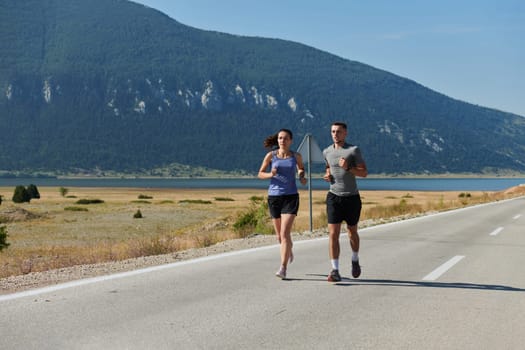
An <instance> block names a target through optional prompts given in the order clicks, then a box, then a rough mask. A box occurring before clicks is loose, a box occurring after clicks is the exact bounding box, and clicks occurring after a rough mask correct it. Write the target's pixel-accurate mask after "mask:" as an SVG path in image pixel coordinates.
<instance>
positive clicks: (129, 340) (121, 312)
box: [0, 198, 525, 349]
mask: <svg viewBox="0 0 525 350" xmlns="http://www.w3.org/2000/svg"><path fill="white" fill-rule="evenodd" d="M524 227H525V198H518V199H515V200H510V201H502V202H498V203H493V204H489V205H481V206H476V207H471V208H467V209H462V210H457V211H452V212H447V213H442V214H438V215H431V216H427V217H423V218H418V219H413V220H408V221H403V222H399V223H394V224H387V225H381V226H376V227H372V228H368V229H364V230H361V242H362V248H361V254H360V257H361V265H362V269H363V273H362V275H361V278H359V279H353V278H351V277H350V276H351V274H350V249H349V245H348V239H346V238H345V239H344V240H343V241H342V244H343V254H342V257H341V273H342V275H343V277H345V278H344V279H343V281H341V282H340V283H329V282H327V281H326V278H327V274H328V272H329V270H330V264H329V258H328V250H327V243H328V241H327V239H317V240H313V241H304V242H296V243H295V247H294V252H295V261H294V263H293V264H292V265H291V266H290V267H289V272H288V274H289V279H288V280H285V281H281V280H279V279H277V278H276V277H274V272H275V271H276V270H277V267H278V264H279V263H278V260H279V258H278V254H279V253H278V247H277V246H271V247H265V248H262V249H253V250H249V251H242V252H234V253H231V254H223V255H218V256H214V257H208V258H201V259H196V260H192V261H187V262H183V263H177V264H173V265H167V266H162V267H159V268H153V269H148V270H140V271H136V272H134V273H130V274H122V275H116V276H110V277H107V278H106V277H104V278H100V279H92V280H84V281H80V282H74V283H71V284H67V285H61V286H57V287H53V288H48V289H43V290H38V291H31V292H28V293H21V294H12V295H7V296H0V349H277V348H280V349H328V348H331V349H523V348H524V347H525V334H524V332H523V329H525V272H524V271H525V229H524Z"/></svg>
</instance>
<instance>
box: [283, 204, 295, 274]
mask: <svg viewBox="0 0 525 350" xmlns="http://www.w3.org/2000/svg"><path fill="white" fill-rule="evenodd" d="M294 220H295V214H282V215H281V229H280V233H281V265H282V266H284V267H285V268H286V266H287V265H288V262H289V261H290V258H291V256H292V247H293V242H292V235H291V232H292V226H293V222H294Z"/></svg>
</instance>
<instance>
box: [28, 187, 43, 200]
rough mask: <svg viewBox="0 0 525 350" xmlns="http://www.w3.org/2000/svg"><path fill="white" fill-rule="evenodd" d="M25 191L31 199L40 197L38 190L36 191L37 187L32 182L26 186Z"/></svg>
mask: <svg viewBox="0 0 525 350" xmlns="http://www.w3.org/2000/svg"><path fill="white" fill-rule="evenodd" d="M27 193H29V197H31V199H33V198H35V199H40V192H38V188H37V187H36V186H35V185H33V184H30V185H29V186H27Z"/></svg>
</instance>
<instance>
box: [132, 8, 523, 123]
mask: <svg viewBox="0 0 525 350" xmlns="http://www.w3.org/2000/svg"><path fill="white" fill-rule="evenodd" d="M135 2H137V3H142V4H145V5H147V6H149V7H152V8H155V9H157V10H159V11H161V12H164V13H165V14H167V15H168V16H170V17H172V18H173V19H175V20H177V21H179V22H181V23H183V24H186V25H189V26H192V27H195V28H199V29H206V30H215V31H219V32H224V33H230V34H237V35H246V36H259V37H267V38H280V39H285V40H291V41H296V42H300V43H303V44H306V45H309V46H313V47H315V48H318V49H320V50H323V51H327V52H330V53H332V54H335V55H338V56H340V57H343V58H347V59H350V60H354V61H359V62H362V63H366V64H369V65H371V66H374V67H376V68H380V69H383V70H386V71H389V72H391V73H394V74H397V75H400V76H402V77H406V78H409V79H412V80H414V81H416V82H418V83H420V84H422V85H424V86H426V87H428V88H430V89H432V90H436V91H438V92H441V93H443V94H445V95H448V96H450V97H453V98H456V99H459V100H463V101H466V102H470V103H474V104H477V105H481V106H485V107H491V108H496V109H499V110H502V111H506V112H512V113H516V114H520V115H522V116H525V1H523V0H492V1H488V0H427V1H424V0H322V1H321V0H135Z"/></svg>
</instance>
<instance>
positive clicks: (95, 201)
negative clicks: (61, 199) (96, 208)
mask: <svg viewBox="0 0 525 350" xmlns="http://www.w3.org/2000/svg"><path fill="white" fill-rule="evenodd" d="M101 203H104V201H103V200H102V199H85V198H84V199H79V200H78V201H76V202H75V204H101Z"/></svg>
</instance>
